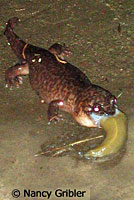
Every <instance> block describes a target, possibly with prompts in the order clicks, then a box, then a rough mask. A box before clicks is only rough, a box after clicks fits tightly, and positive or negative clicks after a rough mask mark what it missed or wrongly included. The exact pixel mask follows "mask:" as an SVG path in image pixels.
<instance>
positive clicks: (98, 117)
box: [90, 108, 119, 128]
mask: <svg viewBox="0 0 134 200" xmlns="http://www.w3.org/2000/svg"><path fill="white" fill-rule="evenodd" d="M118 113H119V110H118V109H117V108H116V109H115V113H114V114H113V115H112V114H107V113H104V114H102V115H100V114H98V113H94V112H92V113H91V114H90V118H91V120H93V124H94V125H95V127H98V128H102V127H101V124H100V121H101V120H102V119H106V118H108V117H111V116H116V115H117V114H118Z"/></svg>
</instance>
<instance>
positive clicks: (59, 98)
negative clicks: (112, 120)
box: [4, 18, 117, 127]
mask: <svg viewBox="0 0 134 200" xmlns="http://www.w3.org/2000/svg"><path fill="white" fill-rule="evenodd" d="M17 22H18V18H12V19H10V20H9V21H8V23H7V25H6V29H5V32H4V34H5V35H6V37H7V39H8V42H9V43H10V45H11V48H12V50H13V51H14V53H15V54H16V56H17V57H18V58H19V60H20V64H16V65H15V66H13V67H10V68H9V69H8V70H7V71H6V73H5V79H6V86H7V87H8V86H10V87H12V85H13V84H14V83H16V84H17V85H19V84H21V78H20V76H22V75H29V80H30V84H31V86H32V88H33V89H34V90H35V91H36V93H37V94H38V95H39V96H40V98H41V100H42V102H45V103H47V104H49V107H48V119H49V121H52V120H58V119H59V117H60V116H59V115H58V110H59V109H62V110H64V111H66V112H69V113H70V114H72V116H73V117H74V119H75V120H76V121H77V122H78V123H79V124H81V125H83V126H87V127H96V126H98V125H97V124H96V123H95V121H94V120H93V119H92V118H91V114H92V113H95V114H97V115H104V114H105V115H113V114H114V113H115V110H116V107H117V106H116V98H115V97H114V96H113V95H112V94H111V93H110V92H109V91H107V90H105V89H103V88H101V87H99V86H97V85H94V84H92V83H91V82H90V80H89V79H88V78H87V76H86V75H85V74H84V73H83V72H81V71H80V70H79V69H78V68H77V67H75V66H73V65H72V64H70V63H68V62H67V61H66V60H65V59H64V56H65V55H66V54H67V55H68V54H70V51H69V49H68V48H66V47H65V46H61V45H59V44H57V43H56V44H54V45H52V46H51V47H50V48H49V49H48V50H46V49H43V48H40V47H36V46H33V45H31V44H26V43H25V42H24V41H22V40H21V39H20V38H19V37H18V36H17V35H16V34H15V33H14V31H13V28H14V27H15V25H16V23H17Z"/></svg>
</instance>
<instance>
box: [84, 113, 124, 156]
mask: <svg viewBox="0 0 134 200" xmlns="http://www.w3.org/2000/svg"><path fill="white" fill-rule="evenodd" d="M100 124H101V127H102V128H103V129H104V131H105V132H106V138H105V139H104V141H103V142H102V143H101V145H100V146H98V147H97V148H94V149H92V150H90V151H88V152H86V153H85V154H84V156H85V157H86V158H89V157H95V158H97V157H98V158H99V157H104V156H109V155H111V154H115V153H117V152H118V151H119V150H120V149H121V148H122V147H123V145H124V143H125V141H126V139H127V119H126V116H125V114H124V113H122V112H121V111H119V112H118V113H117V114H116V115H114V116H110V117H108V118H104V119H101V121H100Z"/></svg>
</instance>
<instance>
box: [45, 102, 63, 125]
mask: <svg viewBox="0 0 134 200" xmlns="http://www.w3.org/2000/svg"><path fill="white" fill-rule="evenodd" d="M62 106H63V101H61V100H54V101H51V103H50V104H49V107H48V120H49V122H51V121H53V120H54V121H59V120H60V118H61V117H62V115H60V114H58V111H59V108H60V107H62Z"/></svg>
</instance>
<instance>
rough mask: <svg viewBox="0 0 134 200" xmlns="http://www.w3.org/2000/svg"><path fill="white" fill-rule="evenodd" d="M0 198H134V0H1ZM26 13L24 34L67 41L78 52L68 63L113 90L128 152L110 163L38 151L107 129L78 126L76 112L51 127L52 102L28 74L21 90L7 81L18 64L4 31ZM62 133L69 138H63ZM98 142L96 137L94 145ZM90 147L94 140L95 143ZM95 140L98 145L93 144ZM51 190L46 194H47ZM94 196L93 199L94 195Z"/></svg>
mask: <svg viewBox="0 0 134 200" xmlns="http://www.w3.org/2000/svg"><path fill="white" fill-rule="evenodd" d="M0 13H1V16H0V38H1V39H0V44H1V51H0V58H1V59H0V96H1V98H0V113H1V115H0V147H1V148H0V149H1V150H0V165H1V167H0V200H12V199H14V198H13V197H12V195H11V192H12V190H13V189H19V190H20V198H18V199H26V200H28V199H34V200H37V199H47V197H45V196H44V197H43V196H42V197H39V196H33V197H32V196H31V197H28V196H27V197H24V190H25V189H26V190H28V189H30V190H31V191H37V190H40V191H52V192H53V197H52V196H51V197H50V199H51V200H55V199H62V200H68V199H71V200H72V199H73V198H71V197H70V198H69V197H65V196H64V197H63V196H62V197H59V198H56V196H55V195H54V192H55V190H56V189H62V190H66V189H73V190H74V189H77V190H80V191H86V195H85V196H84V197H83V198H80V197H79V198H76V197H75V198H74V199H77V200H78V199H86V200H89V199H92V200H133V196H134V148H133V143H134V134H133V133H134V123H133V121H134V44H133V43H134V20H133V19H134V3H133V0H129V1H125V0H120V1H114V0H107V1H105V0H90V1H89V0H85V1H80V0H74V1H71V0H68V1H64V0H57V1H52V0H45V1H41V0H38V1H37V0H33V1H32V0H27V1H26V0H23V1H21V0H14V1H10V0H7V1H5V0H1V1H0ZM13 16H17V17H19V18H20V19H21V22H20V24H19V25H18V26H17V27H16V29H15V31H16V33H17V34H18V35H19V36H21V38H23V39H24V40H26V41H27V42H29V43H32V44H34V45H37V46H41V47H44V48H48V47H49V46H51V45H52V44H53V43H55V42H59V43H61V44H63V43H65V44H66V45H67V46H69V47H70V48H71V50H72V51H73V55H72V56H71V57H70V58H68V61H69V62H71V63H73V64H74V65H76V66H78V67H79V68H80V69H81V70H82V71H84V72H85V73H86V74H87V76H88V77H89V79H90V80H91V81H92V82H93V83H94V84H98V85H100V86H102V87H104V88H106V89H108V90H109V91H111V93H113V94H114V95H115V96H120V97H119V98H118V105H119V108H120V109H121V110H122V111H123V112H124V113H126V115H127V118H128V141H127V145H126V150H125V151H124V153H123V156H121V157H120V156H119V157H118V158H115V159H114V158H113V159H112V160H110V161H107V162H99V163H98V162H95V161H90V160H84V159H81V158H80V157H78V156H76V155H75V153H71V154H66V155H64V156H62V157H51V156H50V157H45V156H39V157H35V156H34V154H36V153H37V152H39V151H40V149H41V147H43V146H47V145H48V144H52V143H56V142H58V141H59V140H60V142H61V141H63V142H66V140H68V142H69V141H71V139H70V137H71V135H72V134H73V135H75V134H76V137H80V135H82V134H84V135H85V136H86V134H87V135H89V134H90V135H94V134H96V135H97V134H98V135H99V134H100V133H101V134H102V132H103V131H102V130H100V129H87V128H83V127H81V126H79V125H78V124H77V123H76V122H75V121H74V120H73V118H72V116H70V115H68V114H66V113H62V114H63V118H64V120H63V121H60V122H59V123H57V124H53V123H52V124H51V125H48V120H47V108H48V106H47V105H44V104H41V103H40V100H39V98H38V96H36V94H35V92H34V91H32V89H31V86H30V84H29V80H28V77H24V83H23V85H22V86H21V88H14V89H13V90H9V89H7V88H5V87H4V84H5V80H4V74H5V71H6V69H8V67H10V66H12V65H14V64H15V63H17V62H18V60H17V59H16V56H15V55H14V54H13V52H12V50H11V49H10V46H8V45H7V40H6V38H5V36H4V35H3V31H4V27H5V23H6V22H7V20H8V19H9V18H11V17H13ZM63 136H65V137H63ZM95 143H97V141H96V142H94V145H95ZM90 145H91V144H90ZM92 145H93V144H92ZM44 194H46V193H44ZM90 196H91V197H90Z"/></svg>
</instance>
